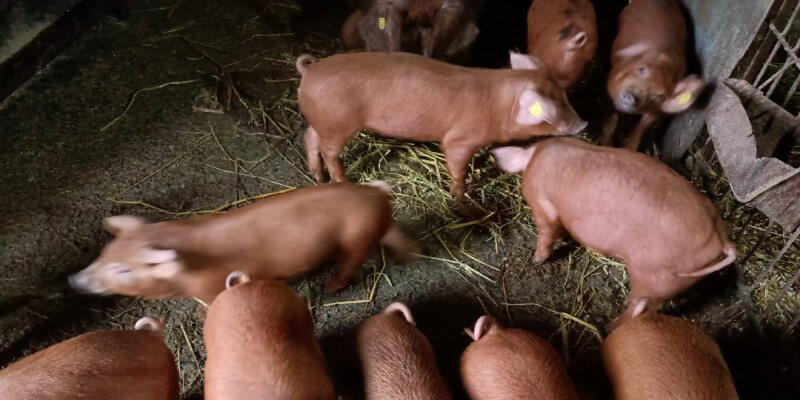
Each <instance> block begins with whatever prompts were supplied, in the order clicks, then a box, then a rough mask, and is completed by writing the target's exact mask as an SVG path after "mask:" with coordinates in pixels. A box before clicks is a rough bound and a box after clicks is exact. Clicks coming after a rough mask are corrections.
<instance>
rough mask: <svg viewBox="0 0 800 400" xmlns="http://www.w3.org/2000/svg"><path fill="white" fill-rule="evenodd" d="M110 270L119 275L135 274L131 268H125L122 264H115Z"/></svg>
mask: <svg viewBox="0 0 800 400" xmlns="http://www.w3.org/2000/svg"><path fill="white" fill-rule="evenodd" d="M109 269H110V270H111V271H112V272H114V273H115V274H119V275H126V274H130V273H131V272H133V271H132V270H131V269H130V268H127V267H125V266H124V265H122V264H114V265H111V266H110V267H109Z"/></svg>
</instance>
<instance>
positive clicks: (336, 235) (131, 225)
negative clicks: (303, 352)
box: [70, 181, 417, 302]
mask: <svg viewBox="0 0 800 400" xmlns="http://www.w3.org/2000/svg"><path fill="white" fill-rule="evenodd" d="M104 225H105V228H106V230H107V231H109V232H111V233H112V234H114V235H116V238H115V239H114V240H112V241H111V242H110V243H108V244H107V245H106V247H105V248H104V249H103V251H102V253H101V254H100V256H99V257H98V258H97V260H95V261H94V262H93V263H92V265H90V266H89V267H87V268H86V269H84V270H83V271H80V272H79V273H77V274H75V275H73V276H71V277H70V284H71V285H72V286H73V287H74V288H75V289H76V290H79V291H83V292H88V293H96V294H110V293H116V294H123V295H129V296H142V297H147V298H164V297H171V296H186V297H192V296H193V297H197V298H199V299H201V300H203V301H205V302H211V301H212V300H213V299H214V297H216V295H217V294H218V293H219V292H221V291H222V290H223V289H224V288H225V286H224V281H225V277H226V276H227V275H228V274H229V273H231V272H233V271H236V270H241V271H243V272H245V273H247V274H248V275H250V276H251V277H252V278H253V279H290V278H293V277H297V276H299V275H302V274H304V273H307V272H310V271H312V270H314V269H316V268H317V267H319V266H320V265H321V264H322V263H323V262H324V261H326V260H328V259H331V258H333V259H335V261H336V263H337V270H336V272H335V273H334V275H333V276H332V277H331V278H330V279H329V280H328V282H327V284H326V289H327V290H328V291H336V290H338V289H341V288H342V287H344V286H345V285H346V284H347V282H348V281H349V279H350V277H351V276H352V275H353V273H354V272H355V271H356V270H357V269H358V268H359V267H360V266H361V264H362V263H363V262H364V260H365V259H366V258H367V257H368V256H369V255H370V253H371V252H372V251H373V250H375V249H377V248H378V246H380V245H384V246H387V247H388V248H389V249H390V250H391V251H392V252H393V253H394V254H395V255H396V256H397V257H398V258H401V259H406V258H409V257H410V255H411V253H413V252H415V251H416V249H417V245H416V242H414V241H413V240H412V239H410V238H408V237H407V236H406V234H405V233H404V232H403V231H402V230H401V228H399V227H398V226H397V225H396V224H395V223H394V221H393V220H392V207H391V189H390V187H389V185H388V184H386V183H385V182H381V181H376V182H373V183H371V184H368V185H356V184H352V183H338V184H327V185H319V186H313V187H308V188H302V189H297V190H293V191H290V192H288V193H284V194H279V195H275V196H273V197H270V198H267V199H264V200H260V201H258V202H255V203H253V204H251V205H248V206H245V207H242V208H239V209H236V210H233V211H230V212H227V213H224V214H208V215H202V216H196V217H192V218H189V219H186V220H180V221H164V222H158V223H147V222H146V221H145V220H143V219H141V218H139V217H133V216H117V217H110V218H107V219H106V220H105V221H104Z"/></svg>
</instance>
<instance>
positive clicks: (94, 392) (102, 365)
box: [0, 317, 180, 400]
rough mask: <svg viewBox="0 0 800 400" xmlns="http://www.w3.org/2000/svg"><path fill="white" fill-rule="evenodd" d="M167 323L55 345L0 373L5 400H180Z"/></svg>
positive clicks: (149, 322) (148, 322) (150, 322)
mask: <svg viewBox="0 0 800 400" xmlns="http://www.w3.org/2000/svg"><path fill="white" fill-rule="evenodd" d="M163 331H164V321H163V320H162V321H160V320H157V319H154V318H150V317H145V318H142V319H140V320H139V321H138V322H137V323H136V330H132V331H131V330H114V331H108V330H104V331H94V332H89V333H85V334H83V335H80V336H76V337H74V338H72V339H68V340H65V341H63V342H61V343H57V344H54V345H52V346H50V347H48V348H46V349H44V350H42V351H39V352H37V353H35V354H33V355H30V356H28V357H26V358H23V359H22V360H20V361H17V362H16V363H14V364H11V365H10V366H8V367H6V368H5V369H3V370H2V371H0V393H2V396H1V397H2V398H3V399H5V400H108V399H114V400H140V399H148V400H178V399H179V396H180V388H179V387H178V386H179V384H178V370H177V368H176V366H175V360H174V359H173V357H172V353H171V352H170V350H169V347H167V344H166V343H165V342H164V336H163Z"/></svg>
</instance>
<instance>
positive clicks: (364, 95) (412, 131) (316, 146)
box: [297, 53, 586, 196]
mask: <svg viewBox="0 0 800 400" xmlns="http://www.w3.org/2000/svg"><path fill="white" fill-rule="evenodd" d="M511 64H512V66H513V68H514V69H500V70H494V69H480V68H466V67H460V66H456V65H451V64H447V63H444V62H440V61H436V60H431V59H429V58H425V57H422V56H418V55H414V54H408V53H350V54H338V55H334V56H332V57H328V58H326V59H323V60H320V61H314V60H313V58H312V57H311V56H301V57H300V58H299V59H298V60H297V68H298V70H299V71H300V73H301V74H302V75H303V77H302V79H301V81H300V87H299V89H298V91H297V99H298V103H299V105H300V109H301V110H302V112H303V115H304V116H305V117H306V120H307V121H308V124H309V127H308V129H307V130H306V134H305V144H306V152H307V155H308V165H309V168H310V169H311V171H312V172H313V173H314V176H315V178H316V179H317V181H318V182H321V181H322V180H323V178H324V170H323V161H324V163H325V166H326V167H327V168H328V172H329V173H330V175H331V178H333V179H334V180H336V181H339V182H341V181H346V180H347V177H346V176H345V173H344V168H343V167H342V164H341V161H340V160H339V155H340V154H341V152H342V150H343V149H344V146H345V145H346V144H347V142H349V141H350V139H352V138H353V137H354V136H355V135H356V133H358V131H359V130H361V129H365V128H366V129H370V130H372V131H374V132H376V133H378V134H381V135H384V136H388V137H393V138H398V139H406V140H414V141H436V142H440V143H441V145H442V148H443V149H444V155H445V158H446V159H447V169H448V171H449V172H450V174H451V176H452V178H453V180H452V184H451V186H450V191H451V193H452V194H453V195H455V196H462V195H463V194H464V178H465V175H466V170H467V164H468V163H469V162H470V160H471V159H472V156H473V155H474V154H475V152H476V151H477V150H478V149H480V148H481V147H483V146H486V145H488V144H490V143H494V142H507V141H511V140H522V139H528V138H531V137H533V136H541V135H556V134H559V135H566V134H577V133H579V132H580V131H581V130H583V128H585V127H586V122H585V121H583V120H582V119H580V118H579V117H578V115H577V114H576V113H575V110H574V109H573V108H572V106H570V104H569V102H568V100H567V95H566V93H565V92H564V89H562V88H560V87H558V86H557V85H556V84H555V83H554V82H552V80H550V78H549V77H548V76H547V74H546V73H545V72H543V71H541V65H540V64H539V62H538V60H537V59H536V58H535V57H529V56H526V55H522V54H516V53H511Z"/></svg>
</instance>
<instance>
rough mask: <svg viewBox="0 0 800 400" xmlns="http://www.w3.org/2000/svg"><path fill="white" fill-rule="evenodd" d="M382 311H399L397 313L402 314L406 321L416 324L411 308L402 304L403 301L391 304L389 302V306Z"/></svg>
mask: <svg viewBox="0 0 800 400" xmlns="http://www.w3.org/2000/svg"><path fill="white" fill-rule="evenodd" d="M383 312H384V314H391V313H394V312H399V313H401V314H403V318H405V319H406V321H408V323H409V324H411V325H416V323H415V322H414V316H413V315H412V314H411V309H410V308H408V306H407V305H405V304H403V303H392V304H389V306H388V307H386V309H385V310H383Z"/></svg>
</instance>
